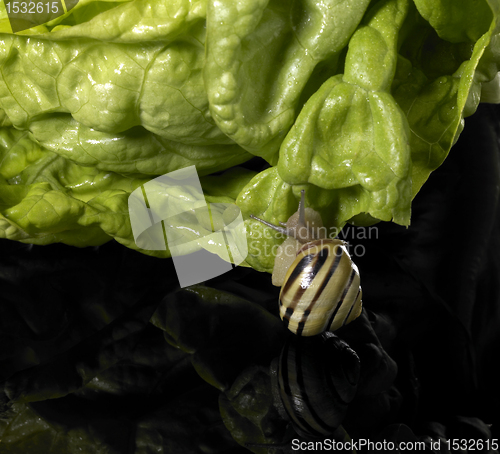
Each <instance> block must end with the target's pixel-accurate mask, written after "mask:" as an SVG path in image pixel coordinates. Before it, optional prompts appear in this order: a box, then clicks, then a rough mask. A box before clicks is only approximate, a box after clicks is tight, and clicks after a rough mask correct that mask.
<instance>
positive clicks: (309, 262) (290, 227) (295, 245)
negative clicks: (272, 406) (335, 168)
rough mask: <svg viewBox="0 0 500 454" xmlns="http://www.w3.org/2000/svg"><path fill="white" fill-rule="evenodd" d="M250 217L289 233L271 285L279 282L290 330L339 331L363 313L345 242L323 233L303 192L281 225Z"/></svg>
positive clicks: (282, 310)
mask: <svg viewBox="0 0 500 454" xmlns="http://www.w3.org/2000/svg"><path fill="white" fill-rule="evenodd" d="M250 217H251V218H252V219H255V220H256V221H259V222H261V223H263V224H264V225H266V226H268V227H271V228H272V229H274V230H277V231H278V232H280V233H284V234H285V235H287V236H288V237H289V238H287V239H286V240H285V242H284V243H283V244H282V245H281V247H280V248H279V249H278V252H277V254H276V259H275V263H274V270H273V284H274V285H277V286H281V291H280V296H279V305H280V317H281V319H282V320H283V321H284V322H285V324H286V325H287V327H288V329H289V330H290V331H292V332H293V333H295V334H297V335H299V336H315V335H317V334H320V333H322V332H324V331H335V330H337V329H339V328H340V327H342V326H344V325H346V324H348V323H350V322H352V321H353V320H354V319H355V318H357V317H358V316H359V315H360V314H361V310H362V301H361V295H362V292H361V286H360V277H359V271H358V268H357V266H356V265H355V264H354V263H353V261H352V260H351V257H350V256H349V252H348V251H347V244H346V243H345V242H344V241H342V240H339V239H328V238H325V237H324V236H323V237H322V235H321V233H320V232H321V230H322V221H321V217H320V215H319V214H318V213H317V212H316V211H314V210H312V209H311V208H305V202H304V190H302V192H301V201H300V203H299V208H298V210H297V212H296V213H294V214H293V215H292V216H291V217H290V218H289V219H288V221H287V222H286V223H280V224H281V226H277V225H274V224H271V223H270V222H267V221H264V220H262V219H260V218H258V217H256V216H254V215H250ZM306 217H307V219H308V222H306Z"/></svg>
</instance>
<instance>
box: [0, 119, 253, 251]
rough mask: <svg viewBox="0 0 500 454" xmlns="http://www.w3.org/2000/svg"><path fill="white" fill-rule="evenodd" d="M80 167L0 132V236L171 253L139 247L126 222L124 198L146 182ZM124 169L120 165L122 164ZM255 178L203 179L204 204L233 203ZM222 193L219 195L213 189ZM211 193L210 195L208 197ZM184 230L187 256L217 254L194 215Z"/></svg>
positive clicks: (247, 174)
mask: <svg viewBox="0 0 500 454" xmlns="http://www.w3.org/2000/svg"><path fill="white" fill-rule="evenodd" d="M83 164H87V165H79V164H77V163H75V162H73V161H70V160H68V159H65V158H64V157H63V156H60V155H58V154H57V153H54V152H52V151H48V150H46V149H44V148H43V147H40V145H39V144H38V143H37V142H35V141H33V140H31V139H30V137H29V134H28V133H27V132H24V131H18V130H16V129H14V128H3V129H2V130H0V237H1V238H8V239H12V240H17V241H23V242H28V243H33V244H41V245H45V244H51V243H55V242H61V243H65V244H69V245H72V246H78V247H83V246H89V245H91V246H97V245H100V244H103V243H105V242H107V241H109V240H111V239H115V240H116V241H118V242H120V243H121V244H123V245H125V246H127V247H129V248H131V249H135V250H140V251H141V252H144V253H146V254H150V255H155V256H159V257H169V256H170V251H169V250H168V249H167V250H165V251H147V250H144V249H141V248H140V247H138V245H137V244H136V242H135V240H134V236H133V232H132V227H131V223H130V217H129V210H128V199H129V196H130V194H131V193H132V192H133V191H134V190H135V189H136V188H138V187H140V186H141V185H143V184H144V183H146V182H147V181H149V178H148V177H147V176H142V175H141V174H136V175H135V176H134V175H131V176H126V175H122V174H120V173H116V172H110V171H107V170H100V169H99V166H89V165H88V163H86V162H84V163H83ZM124 164H125V163H124ZM253 175H254V172H251V171H246V170H244V169H239V170H238V169H237V168H235V169H232V170H231V171H229V172H227V173H226V174H223V175H220V176H216V177H215V176H213V177H211V178H210V179H209V180H207V182H206V184H207V189H206V194H207V196H206V200H207V201H208V202H210V203H212V202H224V203H234V200H235V197H236V195H237V194H238V192H239V191H240V189H241V187H242V185H244V184H245V182H247V181H249V179H250V178H251V177H252V176H253ZM219 186H220V187H221V188H225V191H224V194H221V193H220V190H219V191H217V190H216V189H214V188H217V187H219ZM211 192H213V194H211ZM186 226H188V227H192V228H191V229H189V230H186V231H188V232H189V233H190V234H191V235H192V238H191V239H192V240H193V241H192V242H191V243H189V249H186V253H190V252H194V251H196V250H199V249H201V248H206V249H208V250H211V251H214V248H215V252H217V251H218V248H217V246H214V245H212V244H211V243H210V240H209V239H208V237H205V236H204V234H205V233H206V232H205V231H204V230H203V227H202V225H200V223H199V222H198V220H197V219H196V218H195V217H194V216H193V219H191V224H189V225H188V224H186V225H185V227H186Z"/></svg>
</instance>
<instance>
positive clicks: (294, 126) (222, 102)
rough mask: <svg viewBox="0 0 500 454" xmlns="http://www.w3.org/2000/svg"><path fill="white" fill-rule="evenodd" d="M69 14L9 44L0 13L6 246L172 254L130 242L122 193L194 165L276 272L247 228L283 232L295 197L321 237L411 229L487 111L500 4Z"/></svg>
mask: <svg viewBox="0 0 500 454" xmlns="http://www.w3.org/2000/svg"><path fill="white" fill-rule="evenodd" d="M66 3H67V4H66V7H67V8H68V3H70V4H71V5H73V7H71V8H69V9H67V10H66V12H65V13H64V14H62V15H61V16H59V17H57V18H55V19H53V20H51V21H50V22H47V23H45V24H41V25H37V26H34V27H33V28H31V29H27V30H23V31H20V32H18V33H12V26H11V23H10V21H9V17H8V15H7V10H6V7H5V5H4V3H2V4H1V5H0V237H1V238H8V239H12V240H16V241H22V242H27V243H34V244H49V243H54V242H62V243H66V244H70V245H74V246H79V247H83V246H89V245H99V244H103V243H105V242H107V241H109V240H111V239H115V240H117V241H119V242H120V243H122V244H124V245H125V246H127V247H129V248H132V249H138V250H140V251H141V252H143V253H146V254H150V255H156V256H159V257H168V256H169V255H170V253H169V251H168V250H167V251H147V250H143V249H140V248H139V247H138V246H137V245H136V244H135V241H134V237H133V233H132V229H131V226H130V218H129V215H128V205H127V201H128V197H129V195H130V194H131V193H132V192H133V191H134V190H135V189H136V188H138V187H140V186H141V185H142V184H144V183H145V182H147V181H148V180H151V179H153V178H154V177H156V176H158V175H163V174H165V173H169V172H172V171H175V170H178V169H181V168H185V167H189V166H191V165H195V166H196V169H197V172H198V174H199V175H200V176H201V177H202V185H203V189H204V191H205V197H206V200H207V201H208V202H224V203H231V202H232V203H236V204H237V205H238V206H239V207H240V209H241V210H242V213H243V216H244V219H245V222H246V227H247V238H248V245H249V256H248V257H247V263H248V264H250V265H251V266H253V267H254V268H256V269H258V270H261V271H271V270H272V267H273V262H274V256H273V251H274V250H275V247H276V246H277V245H278V244H279V242H280V241H281V239H278V238H276V237H275V236H274V235H271V234H269V230H268V229H267V228H265V227H263V226H262V225H260V224H258V223H257V222H255V221H253V220H250V218H249V215H250V214H254V215H256V216H259V217H261V218H263V219H265V220H267V221H270V222H273V223H278V222H283V221H285V220H286V219H287V218H288V217H289V216H290V215H291V214H292V213H293V212H294V211H295V210H296V208H297V204H298V198H299V194H300V191H301V190H302V189H306V201H307V204H308V206H311V207H312V208H314V209H316V210H318V211H319V212H320V214H321V215H322V218H323V222H324V224H325V226H327V228H329V229H331V230H330V231H331V232H335V233H338V231H339V229H341V228H342V227H343V226H344V225H345V224H346V223H347V222H351V223H355V224H363V223H364V224H367V223H373V222H377V221H393V222H396V223H398V224H401V225H409V224H410V220H411V202H412V199H413V198H414V197H415V195H416V194H417V193H418V192H419V191H420V189H421V187H422V186H423V184H424V183H425V182H426V180H427V179H428V177H429V175H430V174H431V172H432V171H433V170H435V169H436V168H437V167H439V166H440V165H441V164H442V163H443V161H444V160H445V158H446V156H447V154H448V153H449V151H450V149H451V147H452V146H453V144H454V143H455V142H456V140H457V138H458V136H459V134H460V132H461V131H462V129H463V127H464V118H465V117H467V116H469V115H472V114H473V113H474V112H475V110H476V108H477V106H478V104H479V102H480V101H486V102H488V101H494V102H496V101H498V99H500V96H499V93H500V92H499V84H498V82H499V80H498V78H497V74H498V62H500V43H499V37H500V35H499V29H498V17H499V12H500V2H499V1H498V0H478V1H475V2H468V1H465V0H463V1H454V2H452V1H445V0H441V1H429V0H373V1H369V0H348V1H340V0H325V1H321V2H319V1H317V0H302V1H300V2H286V1H279V0H268V1H264V0H244V1H240V2H237V3H235V2H232V1H229V0H223V1H217V2H215V1H212V0H209V1H204V0H200V1H194V0H193V1H188V0H176V1H174V2H170V1H153V0H149V1H139V0H135V1H107V2H102V1H97V0H81V1H79V2H78V3H76V4H75V2H66ZM471 159H473V158H472V157H471ZM249 161H250V163H249V164H246V163H247V162H249ZM256 162H257V163H258V164H257V166H254V165H253V163H256ZM256 168H257V169H258V170H259V171H258V172H256V171H255V170H252V169H256ZM186 227H189V228H191V229H193V226H191V225H188V226H186ZM196 235H197V236H198V238H201V233H196V232H195V236H196ZM206 246H207V245H204V243H203V240H202V239H200V241H198V246H197V247H200V248H202V247H206Z"/></svg>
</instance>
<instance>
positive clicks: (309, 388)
mask: <svg viewBox="0 0 500 454" xmlns="http://www.w3.org/2000/svg"><path fill="white" fill-rule="evenodd" d="M359 373H360V365H359V358H358V355H357V354H356V352H355V351H354V350H352V349H351V348H350V347H349V345H348V344H347V343H346V342H344V341H343V340H341V339H339V338H338V337H337V336H336V335H335V334H333V333H329V332H326V333H323V334H322V335H320V336H315V337H312V338H301V337H297V336H289V338H288V340H287V342H286V343H285V345H284V346H283V349H282V351H281V354H280V356H279V358H275V359H274V360H273V362H272V364H271V380H272V388H273V399H274V403H275V406H276V407H277V409H278V411H279V413H280V415H281V417H283V418H284V419H288V420H290V422H291V423H292V426H293V428H294V430H295V431H296V432H297V433H298V434H299V435H301V436H302V437H305V438H312V439H314V438H324V437H327V436H329V435H331V434H333V433H334V432H335V431H336V430H337V429H338V428H339V427H340V425H341V424H342V421H343V419H344V417H345V414H346V412H347V407H348V404H349V403H350V402H351V400H352V399H353V398H354V396H355V394H356V389H357V384H358V379H359Z"/></svg>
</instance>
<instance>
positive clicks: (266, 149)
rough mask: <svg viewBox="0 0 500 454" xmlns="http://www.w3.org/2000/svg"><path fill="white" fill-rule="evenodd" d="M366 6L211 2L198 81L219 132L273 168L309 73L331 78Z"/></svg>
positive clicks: (356, 0) (356, 2) (355, 0)
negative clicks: (324, 66)
mask: <svg viewBox="0 0 500 454" xmlns="http://www.w3.org/2000/svg"><path fill="white" fill-rule="evenodd" d="M368 3H369V2H368V1H366V0H348V1H347V2H346V1H339V0H327V1H324V2H316V1H303V2H300V3H299V2H296V3H293V2H292V3H283V2H279V1H270V2H269V1H255V0H245V1H242V2H238V3H234V2H232V1H222V2H221V1H217V2H215V1H210V2H209V4H208V12H207V61H206V64H205V69H204V75H205V82H206V84H207V92H208V97H209V102H210V112H211V114H212V116H213V118H214V120H215V121H216V123H217V125H218V126H219V128H220V129H221V130H222V131H223V132H224V133H225V134H227V135H228V136H229V137H231V138H232V139H233V140H234V141H235V142H236V143H238V144H240V145H241V146H242V147H243V148H245V149H246V150H248V151H250V152H251V153H253V154H255V155H258V156H262V157H264V158H265V159H267V160H269V161H274V162H275V161H276V156H275V154H276V152H277V151H278V148H279V145H280V143H281V142H282V140H283V138H284V135H285V133H286V132H287V130H288V129H289V128H290V127H291V126H292V123H293V121H294V119H295V117H296V109H297V107H298V104H299V100H300V97H301V93H302V91H303V90H304V88H305V86H306V84H307V82H308V80H309V78H310V77H311V75H312V74H313V71H314V69H315V67H316V66H317V65H318V64H319V63H322V62H324V61H329V70H330V71H335V68H336V66H337V62H338V59H339V55H340V53H341V51H342V49H343V48H344V47H345V46H346V45H347V43H348V40H349V37H350V35H351V34H352V32H353V31H354V30H355V28H356V27H357V25H358V24H359V22H360V20H361V18H362V17H363V14H364V12H365V10H366V7H367V6H368ZM346 12H347V13H346ZM320 81H321V78H317V80H316V84H317V86H319V82H320Z"/></svg>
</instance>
